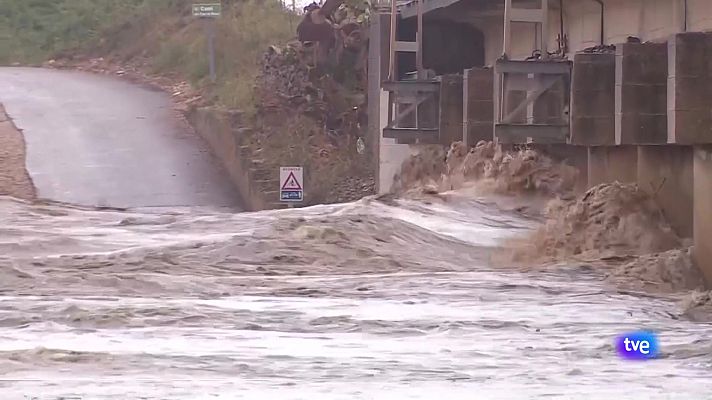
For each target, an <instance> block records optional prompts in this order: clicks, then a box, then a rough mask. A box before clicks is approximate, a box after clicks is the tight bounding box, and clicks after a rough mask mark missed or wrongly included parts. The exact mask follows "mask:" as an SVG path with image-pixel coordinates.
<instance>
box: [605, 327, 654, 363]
mask: <svg viewBox="0 0 712 400" xmlns="http://www.w3.org/2000/svg"><path fill="white" fill-rule="evenodd" d="M616 349H617V350H618V355H620V356H621V357H623V358H625V359H628V360H649V359H653V358H656V357H657V356H658V352H659V348H658V338H657V336H655V334H654V333H653V332H647V331H638V332H630V333H625V334H623V335H620V336H618V338H617V339H616Z"/></svg>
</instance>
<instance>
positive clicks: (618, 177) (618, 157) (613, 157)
mask: <svg viewBox="0 0 712 400" xmlns="http://www.w3.org/2000/svg"><path fill="white" fill-rule="evenodd" d="M637 168H638V149H637V148H636V146H601V147H589V148H588V185H589V186H596V185H599V184H601V183H607V182H615V181H618V182H621V183H635V182H636V181H637V179H638V176H637Z"/></svg>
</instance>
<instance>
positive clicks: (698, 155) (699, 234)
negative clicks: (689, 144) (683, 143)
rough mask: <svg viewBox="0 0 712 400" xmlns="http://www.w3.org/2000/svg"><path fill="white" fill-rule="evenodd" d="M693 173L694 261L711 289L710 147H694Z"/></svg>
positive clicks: (711, 197)
mask: <svg viewBox="0 0 712 400" xmlns="http://www.w3.org/2000/svg"><path fill="white" fill-rule="evenodd" d="M693 160H694V161H693V171H694V172H693V173H694V185H693V188H694V210H693V220H694V251H693V255H694V259H695V263H696V264H697V266H698V267H699V268H700V270H702V273H703V274H704V276H705V279H706V280H707V285H708V287H712V146H709V145H706V146H696V147H695V149H694V156H693Z"/></svg>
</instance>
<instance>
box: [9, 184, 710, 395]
mask: <svg viewBox="0 0 712 400" xmlns="http://www.w3.org/2000/svg"><path fill="white" fill-rule="evenodd" d="M0 203H1V204H0V254H2V256H1V257H0V271H2V273H1V275H0V339H1V340H0V391H2V393H3V394H4V396H3V398H7V399H16V398H17V399H23V398H26V397H23V396H37V398H40V399H60V398H64V399H66V398H71V396H76V398H82V399H116V400H119V399H120V400H124V399H266V398H279V399H433V398H436V397H439V396H442V395H446V396H447V397H448V398H451V399H473V398H482V399H515V398H516V399H529V398H562V399H569V398H576V399H584V398H585V399H610V398H625V399H650V398H661V399H662V398H665V399H693V398H694V399H705V398H710V396H712V375H710V373H709V371H710V368H711V367H712V353H711V350H712V348H711V347H712V345H711V344H710V342H709V338H710V334H711V333H712V326H711V325H709V324H703V323H694V322H690V321H686V320H685V319H684V318H681V317H679V314H680V308H679V306H678V304H677V303H676V301H677V299H676V298H674V297H650V296H644V295H639V294H635V293H624V292H619V291H616V290H614V289H612V288H611V287H606V286H604V285H603V284H602V283H601V276H600V275H599V274H598V273H596V272H594V271H592V270H590V269H587V268H583V267H581V268H577V267H576V266H564V267H561V268H554V267H552V268H551V270H550V272H546V273H542V272H537V273H524V272H517V271H515V270H509V269H502V268H494V267H491V266H490V265H489V263H488V256H489V252H490V250H491V249H492V247H493V246H495V245H496V243H497V242H498V241H499V240H501V239H502V238H505V237H508V236H510V235H513V234H516V233H521V232H523V231H524V230H526V229H529V228H531V227H532V226H534V225H535V221H532V220H529V219H527V218H524V217H522V216H520V215H517V214H513V213H511V212H508V211H502V210H499V209H498V208H497V206H496V205H495V204H490V203H488V202H486V201H484V200H473V199H465V198H462V199H457V198H451V200H450V201H448V202H445V203H435V204H424V203H420V202H416V201H406V200H398V201H395V202H389V203H388V204H386V203H383V202H380V201H376V200H363V201H360V202H357V203H353V204H346V205H338V206H320V207H314V208H309V209H298V210H283V211H270V212H261V213H248V214H230V213H224V212H220V211H216V210H210V209H199V208H191V209H149V210H134V211H129V212H108V211H94V210H88V209H80V208H76V207H68V206H63V205H43V206H38V205H28V204H25V203H20V202H17V201H15V200H9V199H3V200H2V201H1V202H0ZM642 328H647V329H652V330H654V331H656V332H658V333H659V335H660V340H661V347H662V352H663V356H662V358H661V359H658V360H654V361H650V362H642V363H635V362H630V361H622V360H619V359H618V357H617V355H616V354H615V352H614V347H613V340H614V337H615V336H616V335H617V334H619V333H621V332H625V331H629V330H635V329H642Z"/></svg>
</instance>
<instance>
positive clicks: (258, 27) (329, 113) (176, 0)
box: [0, 0, 374, 204]
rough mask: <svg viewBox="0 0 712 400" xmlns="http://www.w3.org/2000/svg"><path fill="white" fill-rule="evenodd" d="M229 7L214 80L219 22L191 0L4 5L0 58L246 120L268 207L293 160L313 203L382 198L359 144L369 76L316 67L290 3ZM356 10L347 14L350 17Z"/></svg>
mask: <svg viewBox="0 0 712 400" xmlns="http://www.w3.org/2000/svg"><path fill="white" fill-rule="evenodd" d="M4 3H8V4H4ZM222 3H223V16H222V17H221V18H219V19H217V20H216V21H215V24H216V41H215V44H216V61H217V76H218V79H217V81H216V82H212V81H211V80H210V79H209V63H208V58H207V41H206V35H205V29H206V24H207V23H208V21H205V20H198V19H196V18H194V17H193V16H192V15H191V3H190V2H186V1H181V0H125V1H120V2H119V1H114V0H91V1H89V0H86V1H84V0H33V1H26V2H15V1H8V0H0V5H2V7H0V10H1V11H0V64H5V65H11V64H39V63H43V62H44V65H52V66H55V67H70V68H81V69H86V70H90V71H94V72H108V73H114V74H117V75H121V76H124V77H129V78H132V79H134V80H139V81H141V82H144V83H151V84H154V85H155V86H159V87H161V88H162V89H164V90H167V91H169V92H170V94H172V95H173V96H174V97H175V98H176V100H177V101H178V102H179V103H180V104H181V105H182V106H183V107H182V109H181V111H183V112H185V113H186V115H190V114H191V113H192V112H193V111H194V110H195V109H196V108H208V109H212V110H215V113H216V115H239V118H231V119H230V121H231V123H233V124H237V125H236V126H231V127H230V132H234V134H235V135H238V136H239V137H236V138H235V141H236V142H237V143H236V146H237V147H238V148H239V151H240V154H241V157H244V158H246V159H247V164H246V165H247V167H246V169H247V170H249V171H250V175H251V178H250V179H251V180H252V181H253V183H254V186H255V187H256V188H257V190H258V191H260V192H263V193H265V197H266V198H267V199H266V201H265V203H270V202H271V203H272V204H274V203H275V202H273V201H272V199H274V200H276V194H275V193H273V192H274V191H276V190H277V189H278V182H277V181H278V167H279V166H280V165H288V164H290V165H304V166H305V167H306V180H307V182H306V195H307V197H306V200H307V203H308V204H317V203H324V202H336V201H348V200H353V199H356V198H359V197H362V196H364V195H366V194H370V193H372V191H373V186H374V183H373V170H374V169H373V168H371V162H372V161H371V160H370V159H369V158H368V154H370V153H369V152H365V151H361V152H359V151H357V148H358V146H357V143H358V144H359V145H362V144H363V140H364V137H365V129H366V123H365V120H364V117H365V114H364V113H363V112H362V110H365V102H366V98H365V91H364V89H365V82H358V81H357V80H356V78H355V77H354V74H353V73H349V69H348V68H343V65H345V64H348V61H344V62H342V63H340V64H336V65H331V66H330V67H329V68H326V69H324V68H321V69H317V68H315V67H313V66H312V63H311V62H310V60H309V59H308V55H309V54H311V51H309V50H308V49H304V48H303V47H302V46H301V44H300V43H298V42H294V40H293V39H294V38H295V36H296V28H297V25H298V24H299V22H300V19H301V16H299V15H296V14H293V13H291V12H290V11H288V10H286V9H285V8H284V7H283V6H282V4H281V3H280V2H279V1H276V0H274V1H258V0H248V1H238V0H223V1H222ZM352 14H353V13H350V12H348V10H347V8H346V7H342V9H340V12H339V15H340V18H342V19H346V18H349V17H352V16H353V15H352ZM49 60H52V61H51V62H50V63H47V62H46V61H49ZM342 60H347V59H346V58H343V59H342ZM238 132H239V134H238ZM231 134H232V133H231ZM359 138H361V140H360V141H359V140H358V139H359Z"/></svg>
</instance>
